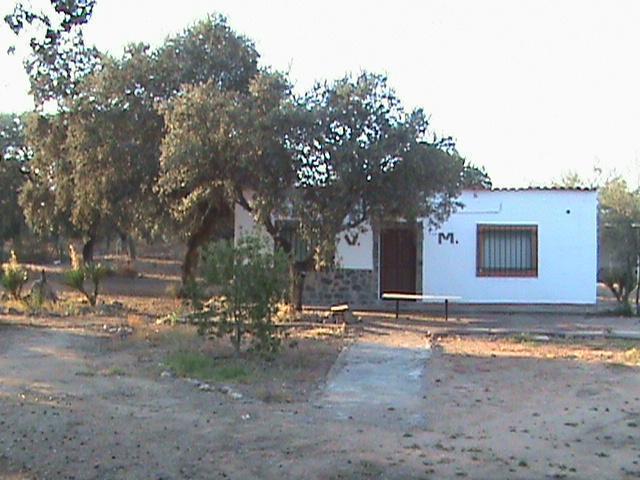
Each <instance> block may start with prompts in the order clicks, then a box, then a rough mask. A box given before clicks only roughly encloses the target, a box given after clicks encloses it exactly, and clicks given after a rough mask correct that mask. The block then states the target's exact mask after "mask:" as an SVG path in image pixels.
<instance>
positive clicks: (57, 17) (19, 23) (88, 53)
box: [4, 0, 100, 105]
mask: <svg viewBox="0 0 640 480" xmlns="http://www.w3.org/2000/svg"><path fill="white" fill-rule="evenodd" d="M95 4H96V0H49V1H48V2H45V5H48V7H49V8H48V9H47V8H45V9H42V10H40V9H36V8H34V7H33V6H32V5H31V3H30V2H25V1H17V2H15V4H14V8H13V10H12V11H11V12H10V13H9V14H7V15H6V16H5V17H4V21H5V23H6V24H7V25H8V26H9V28H10V29H11V30H12V31H13V33H15V34H16V36H17V37H18V38H20V37H24V36H26V37H27V38H28V46H29V48H30V55H29V56H28V58H27V59H26V60H25V63H24V64H25V69H26V72H27V74H28V75H29V81H30V84H31V94H32V95H33V98H34V101H35V103H36V105H42V104H44V103H45V102H47V101H50V100H53V101H57V102H59V101H60V100H61V99H64V98H68V97H72V96H74V95H75V93H76V89H77V87H78V86H79V84H80V83H81V81H82V79H83V78H84V77H85V76H86V75H88V74H90V73H93V72H95V71H96V70H98V69H99V68H100V55H99V53H98V51H97V50H96V49H95V48H93V47H89V46H87V45H86V44H85V41H84V37H83V34H82V27H83V26H84V25H85V24H86V23H87V22H88V21H89V19H90V18H91V15H92V14H93V9H94V7H95ZM13 50H14V47H10V48H9V51H10V52H12V51H13Z"/></svg>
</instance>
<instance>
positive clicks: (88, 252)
mask: <svg viewBox="0 0 640 480" xmlns="http://www.w3.org/2000/svg"><path fill="white" fill-rule="evenodd" d="M95 244H96V237H95V234H91V235H90V236H89V239H88V240H87V241H86V242H85V243H84V245H83V246H82V260H83V261H84V263H85V264H87V263H92V262H93V250H94V247H95Z"/></svg>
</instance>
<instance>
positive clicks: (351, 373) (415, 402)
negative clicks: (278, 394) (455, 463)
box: [318, 342, 430, 426]
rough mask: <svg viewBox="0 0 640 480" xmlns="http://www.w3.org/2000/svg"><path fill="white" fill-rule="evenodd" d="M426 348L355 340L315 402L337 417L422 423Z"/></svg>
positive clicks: (427, 352) (410, 424)
mask: <svg viewBox="0 0 640 480" xmlns="http://www.w3.org/2000/svg"><path fill="white" fill-rule="evenodd" d="M429 355H430V350H429V349H428V348H427V347H426V346H425V347H424V348H397V347H388V346H385V345H380V344H375V343H364V342H363V343H356V344H354V345H352V346H351V347H349V348H348V349H345V350H344V351H343V352H342V353H341V354H340V357H339V358H338V360H337V361H336V363H335V365H334V366H333V368H332V370H331V372H330V373H329V378H328V380H327V384H326V386H325V389H324V391H323V393H322V395H321V396H320V398H319V401H318V406H321V407H323V408H327V409H330V410H331V412H333V413H335V415H336V416H337V417H338V418H345V419H351V420H358V421H367V420H368V419H371V420H374V421H376V422H380V419H381V418H388V419H389V420H390V421H393V422H394V423H395V422H398V421H400V422H401V423H404V424H405V425H406V424H408V425H407V426H422V425H424V423H425V421H426V419H425V418H424V416H423V415H422V413H421V405H422V404H423V403H422V402H423V396H424V395H425V393H424V388H423V375H424V370H425V366H426V362H427V359H428V358H429Z"/></svg>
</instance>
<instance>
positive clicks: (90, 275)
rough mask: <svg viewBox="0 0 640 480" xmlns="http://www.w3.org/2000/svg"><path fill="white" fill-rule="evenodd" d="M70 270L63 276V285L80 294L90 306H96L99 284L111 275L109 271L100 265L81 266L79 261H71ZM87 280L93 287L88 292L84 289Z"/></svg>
mask: <svg viewBox="0 0 640 480" xmlns="http://www.w3.org/2000/svg"><path fill="white" fill-rule="evenodd" d="M71 258H72V269H71V270H69V271H67V272H66V273H65V275H64V279H65V283H66V284H67V285H68V286H70V287H71V288H73V289H74V290H77V291H79V292H80V293H82V294H83V295H84V296H85V297H86V298H87V300H88V301H89V303H90V304H91V306H94V307H95V305H96V303H97V302H98V295H99V293H100V284H101V283H102V281H103V280H104V279H105V278H106V277H107V276H108V275H110V274H111V269H110V268H109V267H107V266H105V265H102V264H101V263H88V264H86V265H82V264H81V263H80V262H79V261H77V260H76V261H73V256H72V257H71ZM86 280H89V281H90V282H91V284H92V286H93V288H92V289H91V290H90V291H87V290H86V289H85V286H84V284H85V281H86Z"/></svg>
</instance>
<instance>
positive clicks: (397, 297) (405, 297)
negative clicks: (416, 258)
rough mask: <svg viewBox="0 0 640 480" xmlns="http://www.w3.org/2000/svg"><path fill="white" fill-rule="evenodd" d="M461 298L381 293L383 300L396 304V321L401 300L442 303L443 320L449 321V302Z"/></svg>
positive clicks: (454, 296)
mask: <svg viewBox="0 0 640 480" xmlns="http://www.w3.org/2000/svg"><path fill="white" fill-rule="evenodd" d="M460 298H461V297H458V296H456V295H422V294H419V293H392V292H388V293H383V294H382V299H383V300H393V301H395V302H396V319H397V318H398V317H399V316H400V301H401V300H423V301H427V302H428V301H434V302H439V301H444V319H445V320H449V301H450V300H460Z"/></svg>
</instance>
